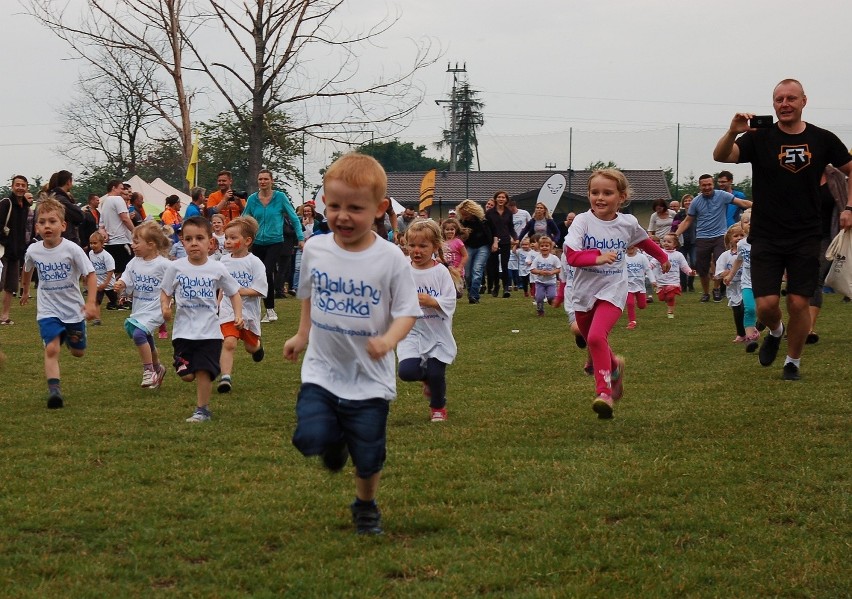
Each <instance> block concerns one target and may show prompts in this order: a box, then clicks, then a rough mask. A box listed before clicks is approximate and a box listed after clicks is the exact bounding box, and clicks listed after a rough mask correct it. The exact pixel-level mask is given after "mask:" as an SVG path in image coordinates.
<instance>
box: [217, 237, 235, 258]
mask: <svg viewBox="0 0 852 599" xmlns="http://www.w3.org/2000/svg"><path fill="white" fill-rule="evenodd" d="M213 239H215V240H216V243H217V244H218V246H219V252H220V253H221V254H222V255H223V256H224V255H225V254H230V253H231V252H229V251H228V250H226V249H225V234H224V233H222V234H221V235H220V234H219V233H213Z"/></svg>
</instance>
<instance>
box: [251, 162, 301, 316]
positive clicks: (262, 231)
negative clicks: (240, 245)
mask: <svg viewBox="0 0 852 599" xmlns="http://www.w3.org/2000/svg"><path fill="white" fill-rule="evenodd" d="M257 188H258V191H257V192H256V193H253V194H251V195H250V196H249V198H248V201H247V202H246V207H245V210H243V216H251V217H252V218H254V219H255V220H256V221H257V224H258V225H259V227H258V230H257V238H256V239H255V240H254V244H253V245H252V248H251V251H252V253H253V254H254V255H255V256H257V257H258V258H260V259H261V261H263V265H264V266H265V267H266V282H267V284H268V285H267V292H266V297H265V298H264V299H263V305H264V307H266V315H265V316H264V317H263V318H262V319H261V322H272V321H274V320H278V314H276V313H275V290H276V289H277V287H276V286H275V265H276V264H277V262H278V258H279V257H280V256H281V252H282V251H283V249H284V219H285V218H288V219H290V222H292V223H293V228H294V229H295V230H296V237H297V238H298V240H299V249H302V246H303V245H304V240H305V237H304V235H303V234H302V223H301V221H300V220H299V217H298V216H297V215H296V210H295V208H293V204H291V203H290V198H288V197H287V194H286V193H284V192H283V191H278V190H275V189H272V172H271V171H268V170H266V169H264V170H262V171H260V172H259V173H258V174H257Z"/></svg>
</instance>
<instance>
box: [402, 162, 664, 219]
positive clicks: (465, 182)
mask: <svg viewBox="0 0 852 599" xmlns="http://www.w3.org/2000/svg"><path fill="white" fill-rule="evenodd" d="M623 172H624V174H625V175H626V176H627V180H628V181H629V182H630V186H631V188H632V189H633V194H632V195H631V201H634V202H650V201H652V200H655V199H656V198H665V199H666V201H668V200H670V199H671V194H670V193H669V188H668V185H667V184H666V177H665V175H664V174H663V171H662V170H625V171H623ZM557 173H561V174H562V175H564V176H565V179H566V180H568V179H569V173H568V172H566V171H551V170H541V171H470V172H465V171H455V172H448V171H438V173H437V175H436V177H435V198H434V202H435V204H440V205H443V206H445V207H450V206H455V205H456V204H457V203H458V202H460V201H461V200H463V199H465V198H470V199H472V200H476V201H478V202H485V200H487V199H488V198H490V197H492V196H493V195H494V192H495V191H497V190H498V189H502V190H505V191H506V192H508V193H509V196H510V197H514V198H518V199H521V198H523V199H525V200H529V199H531V201H532V203H533V204H534V203H535V198H536V197H537V196H538V190H539V189H541V186H542V185H544V182H545V181H547V179H548V178H550V177H551V176H552V175H554V174H557ZM591 173H592V171H571V173H570V175H571V176H570V180H569V183H568V185H567V186H566V188H565V191H564V192H563V194H562V198H563V199H562V200H560V202H559V207H562V204H563V200H565V201H566V202H568V203H570V202H571V201H572V200H574V201H576V200H577V198H583V199H585V197H586V189H587V186H588V181H589V176H590V175H591ZM424 174H425V171H419V172H397V173H388V195H390V196H393V197H394V198H396V199H397V200H398V201H399V202H400V203H402V204H404V205H408V206H413V205H416V204H417V203H418V202H419V199H420V181H421V180H422V179H423V175H424ZM520 203H521V202H519V204H520ZM524 203H526V202H524ZM558 209H559V208H557V210H558Z"/></svg>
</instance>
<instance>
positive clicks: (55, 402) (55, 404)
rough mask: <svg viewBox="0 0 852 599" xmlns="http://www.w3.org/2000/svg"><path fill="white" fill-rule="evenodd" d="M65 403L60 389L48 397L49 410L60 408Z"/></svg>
mask: <svg viewBox="0 0 852 599" xmlns="http://www.w3.org/2000/svg"><path fill="white" fill-rule="evenodd" d="M64 405H65V402H64V401H62V394H61V393H60V392H59V391H55V392H53V393H51V394H50V396H49V397H48V398H47V409H48V410H58V409H59V408H61V407H62V406H64Z"/></svg>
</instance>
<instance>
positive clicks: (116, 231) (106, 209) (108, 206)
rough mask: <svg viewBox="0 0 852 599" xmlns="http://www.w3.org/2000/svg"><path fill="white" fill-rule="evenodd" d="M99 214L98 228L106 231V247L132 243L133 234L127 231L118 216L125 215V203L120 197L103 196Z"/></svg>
mask: <svg viewBox="0 0 852 599" xmlns="http://www.w3.org/2000/svg"><path fill="white" fill-rule="evenodd" d="M98 210H99V212H100V213H101V220H100V227H101V228H103V229H106V232H107V235H108V236H109V239H107V242H106V243H107V245H119V244H125V243H130V242H131V241H133V233H132V232H131V231H128V230H127V227H126V226H125V224H124V222H122V220H121V217H120V216H119V214H122V213H123V214H127V213H128V210H127V202H125V201H124V198H123V197H121V196H104V197H102V198H101V203H100V206H99V208H98Z"/></svg>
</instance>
